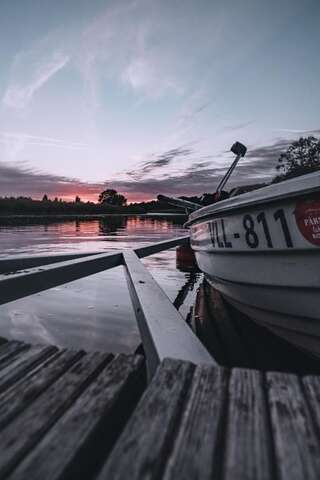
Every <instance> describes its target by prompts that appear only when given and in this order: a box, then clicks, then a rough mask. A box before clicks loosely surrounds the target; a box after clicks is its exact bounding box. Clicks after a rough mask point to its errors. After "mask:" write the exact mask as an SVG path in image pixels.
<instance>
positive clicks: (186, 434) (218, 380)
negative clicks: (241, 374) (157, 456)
mask: <svg viewBox="0 0 320 480" xmlns="http://www.w3.org/2000/svg"><path fill="white" fill-rule="evenodd" d="M228 377H229V375H228V372H227V370H226V369H222V368H211V367H207V366H204V367H201V368H200V367H197V368H196V369H195V372H194V376H193V379H192V386H191V390H190V391H189V392H188V395H187V400H186V402H187V403H186V404H185V406H184V409H183V416H182V420H181V423H180V425H179V426H177V433H176V438H175V442H174V446H173V449H172V451H171V453H170V456H169V457H168V461H167V465H166V469H165V474H164V476H163V478H164V479H165V480H169V479H170V480H174V479H176V478H179V479H181V480H189V479H190V478H195V479H196V478H199V479H200V478H201V479H202V480H209V479H212V478H218V477H219V475H220V472H221V450H222V445H223V434H224V432H223V427H224V422H225V417H226V401H227V393H228V391H227V390H228Z"/></svg>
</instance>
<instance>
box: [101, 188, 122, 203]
mask: <svg viewBox="0 0 320 480" xmlns="http://www.w3.org/2000/svg"><path fill="white" fill-rule="evenodd" d="M98 201H99V203H106V204H108V205H114V206H119V207H123V206H124V205H126V204H127V199H126V197H125V196H124V195H121V194H120V193H118V192H117V191H116V190H113V189H112V188H110V189H107V190H104V191H103V192H101V193H100V195H99V198H98Z"/></svg>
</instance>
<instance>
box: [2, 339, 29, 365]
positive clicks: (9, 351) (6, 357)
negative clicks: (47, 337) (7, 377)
mask: <svg viewBox="0 0 320 480" xmlns="http://www.w3.org/2000/svg"><path fill="white" fill-rule="evenodd" d="M29 348H30V345H28V344H26V343H22V342H7V343H5V344H3V345H1V347H0V369H1V368H4V367H5V366H6V365H8V363H10V361H11V359H12V358H14V357H16V356H17V355H19V353H21V352H23V351H26V350H29Z"/></svg>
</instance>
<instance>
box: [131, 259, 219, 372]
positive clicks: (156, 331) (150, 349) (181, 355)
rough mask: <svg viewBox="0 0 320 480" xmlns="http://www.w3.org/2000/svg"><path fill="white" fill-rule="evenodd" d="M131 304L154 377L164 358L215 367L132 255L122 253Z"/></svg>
mask: <svg viewBox="0 0 320 480" xmlns="http://www.w3.org/2000/svg"><path fill="white" fill-rule="evenodd" d="M123 256H124V265H125V271H126V276H127V282H128V287H129V293H130V296H131V301H132V304H133V308H134V311H135V315H136V318H137V322H138V326H139V330H140V334H141V338H142V342H143V346H144V349H145V352H146V356H147V364H148V373H149V375H151V376H152V375H153V374H154V373H155V370H156V368H157V366H158V365H159V363H160V362H161V361H162V360H164V359H165V358H174V359H179V360H186V361H189V362H192V363H194V364H210V365H215V361H214V360H213V358H212V357H211V355H210V354H209V353H208V351H207V350H206V349H205V347H204V346H203V345H202V343H201V342H200V340H198V338H197V337H196V336H195V334H194V333H193V332H192V330H191V329H190V327H189V326H188V325H187V324H186V322H185V320H184V318H183V317H182V316H181V314H180V313H179V312H178V311H177V310H176V309H175V307H174V306H173V305H172V303H171V301H170V299H169V298H168V297H167V295H166V294H165V293H164V291H163V290H162V289H161V288H160V286H159V285H158V284H157V282H156V281H155V280H154V278H153V277H152V275H151V274H150V272H148V270H147V269H146V267H145V266H144V265H143V264H142V262H141V261H140V260H139V258H138V256H137V255H136V253H135V252H133V251H125V252H123Z"/></svg>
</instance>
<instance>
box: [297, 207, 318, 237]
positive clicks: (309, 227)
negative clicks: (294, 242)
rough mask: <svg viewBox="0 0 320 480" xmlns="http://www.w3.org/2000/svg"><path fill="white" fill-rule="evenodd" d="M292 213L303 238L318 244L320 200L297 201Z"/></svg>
mask: <svg viewBox="0 0 320 480" xmlns="http://www.w3.org/2000/svg"><path fill="white" fill-rule="evenodd" d="M294 213H295V217H296V222H297V225H298V228H299V230H300V232H301V233H302V235H303V236H304V238H305V239H306V240H308V241H309V242H310V243H313V244H314V245H320V201H319V200H311V201H310V202H307V201H305V202H301V203H298V204H297V206H296V209H295V212H294Z"/></svg>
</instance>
